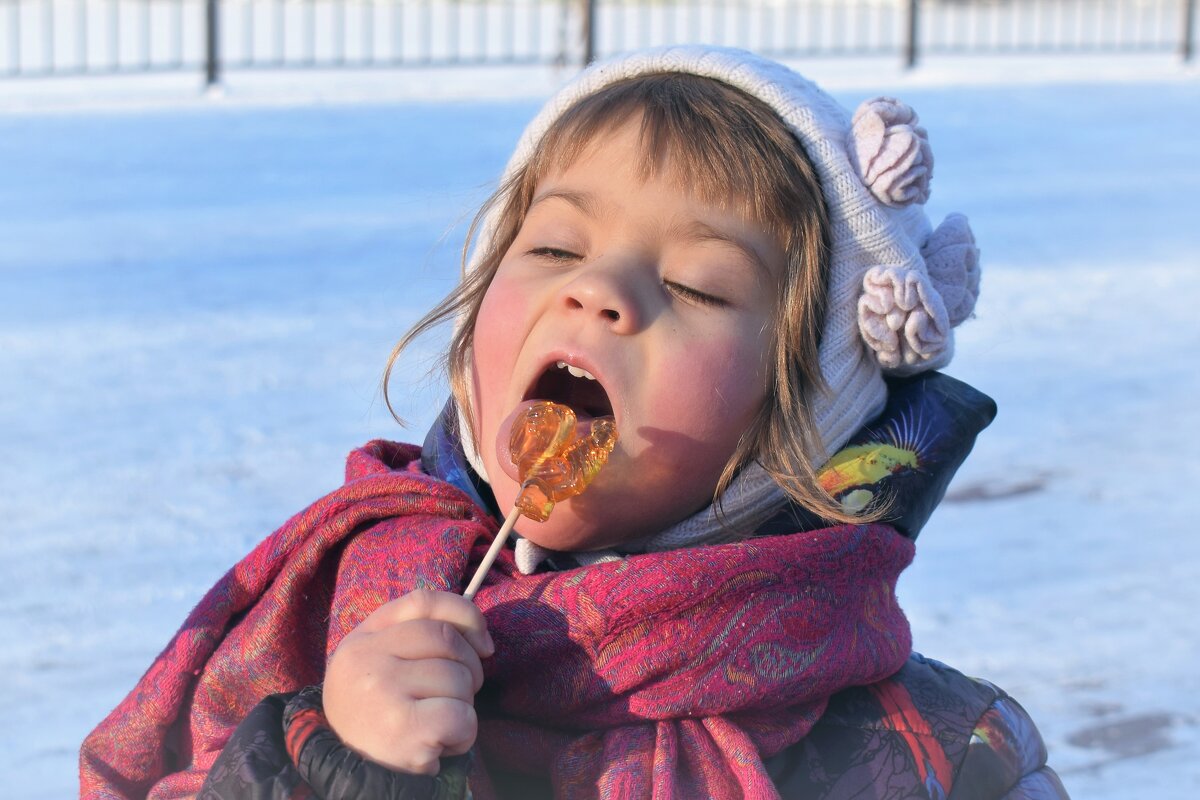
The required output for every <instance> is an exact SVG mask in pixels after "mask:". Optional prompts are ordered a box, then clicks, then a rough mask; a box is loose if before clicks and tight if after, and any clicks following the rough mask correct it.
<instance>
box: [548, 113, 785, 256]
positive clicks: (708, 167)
mask: <svg viewBox="0 0 1200 800" xmlns="http://www.w3.org/2000/svg"><path fill="white" fill-rule="evenodd" d="M725 144H726V146H727V147H736V146H737V142H735V141H730V142H726V143H725ZM718 145H719V143H718V142H716V141H714V137H708V138H704V137H695V136H688V135H685V132H684V131H683V130H682V129H681V128H680V127H678V126H675V125H671V124H666V123H665V121H664V120H663V119H661V118H660V117H657V116H655V115H653V114H651V113H649V112H648V111H647V110H646V109H643V108H639V107H637V106H632V107H630V108H627V109H623V110H622V113H615V114H611V115H608V116H606V117H596V118H591V117H584V118H582V119H574V120H570V121H569V122H568V123H567V124H565V125H563V126H561V127H560V128H558V129H556V130H552V131H551V132H550V133H549V134H547V137H546V139H545V140H544V142H543V148H542V152H541V153H540V154H539V155H540V157H538V158H535V159H534V161H533V162H532V163H531V173H532V174H531V175H530V177H531V178H532V186H535V187H540V186H542V185H543V184H544V183H545V182H546V181H547V180H548V179H551V178H554V177H555V176H560V175H562V174H563V173H565V172H568V171H570V170H571V169H572V167H575V166H577V165H579V164H580V162H581V161H584V160H589V159H593V158H597V157H599V158H601V159H604V158H606V157H608V158H612V156H613V155H614V153H616V154H617V155H619V158H620V162H619V164H618V165H617V166H619V167H620V168H621V172H622V173H624V176H623V177H629V178H632V179H633V180H635V181H641V182H645V181H649V180H651V179H655V180H662V181H664V182H666V183H667V184H669V185H670V186H672V187H673V188H675V189H677V190H679V191H681V192H684V193H686V194H688V195H690V196H691V197H693V198H694V199H696V200H699V201H700V202H702V203H704V204H705V205H708V206H711V207H713V208H716V209H720V210H723V211H729V212H733V213H735V214H737V215H739V216H741V217H743V218H744V219H747V220H749V221H754V222H757V223H759V224H761V225H762V226H763V227H765V228H767V229H770V230H771V231H772V232H773V233H775V234H781V233H783V231H781V230H779V225H778V223H779V222H780V221H781V215H780V214H779V209H778V205H779V204H778V203H771V202H770V198H771V196H773V195H774V196H775V197H776V198H778V192H773V191H771V190H770V189H769V188H768V187H764V186H763V185H762V183H763V180H762V179H763V173H764V172H765V170H763V169H757V170H746V169H738V168H737V167H736V166H735V162H737V161H739V160H742V161H744V160H745V154H742V155H741V156H740V158H739V157H734V158H730V157H729V153H728V151H727V149H726V148H725V147H720V146H718ZM616 151H619V153H617V152H616ZM723 154H724V155H723ZM530 199H531V200H532V199H533V197H531V198H530Z"/></svg>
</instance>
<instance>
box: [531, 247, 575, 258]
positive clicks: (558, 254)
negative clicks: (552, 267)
mask: <svg viewBox="0 0 1200 800" xmlns="http://www.w3.org/2000/svg"><path fill="white" fill-rule="evenodd" d="M529 255H531V256H535V257H537V258H544V259H546V260H547V261H577V260H579V258H580V256H579V254H578V253H572V252H571V251H570V250H563V249H562V248H560V247H535V248H533V249H532V250H530V251H529Z"/></svg>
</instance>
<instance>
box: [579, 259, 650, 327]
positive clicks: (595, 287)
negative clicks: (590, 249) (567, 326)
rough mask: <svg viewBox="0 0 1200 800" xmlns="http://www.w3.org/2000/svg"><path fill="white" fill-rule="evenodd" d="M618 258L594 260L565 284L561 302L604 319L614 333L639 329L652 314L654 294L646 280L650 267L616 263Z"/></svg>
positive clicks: (580, 312)
mask: <svg viewBox="0 0 1200 800" xmlns="http://www.w3.org/2000/svg"><path fill="white" fill-rule="evenodd" d="M615 262H616V260H615V259H606V260H604V261H599V260H598V261H593V262H592V263H591V264H588V265H587V266H586V267H585V268H584V269H583V270H581V271H580V272H579V274H577V275H576V276H575V277H574V278H573V279H572V280H571V281H570V282H569V283H567V284H566V285H565V286H563V288H562V292H561V296H560V305H561V307H562V308H564V309H565V310H566V311H567V312H568V313H570V314H575V315H581V316H583V317H586V318H588V319H591V320H595V321H598V322H600V323H601V324H602V325H604V326H605V327H607V328H608V329H609V330H611V331H612V332H613V333H618V334H630V333H636V332H637V331H639V330H641V329H642V327H644V326H645V324H646V322H647V318H648V311H647V308H646V303H647V302H648V301H649V298H650V297H651V295H650V294H649V293H647V291H646V289H647V288H648V287H647V286H644V285H643V284H646V283H647V282H648V281H649V280H650V278H649V277H648V275H647V274H645V273H647V267H645V266H640V267H639V266H638V265H637V264H635V263H630V262H628V261H626V263H615Z"/></svg>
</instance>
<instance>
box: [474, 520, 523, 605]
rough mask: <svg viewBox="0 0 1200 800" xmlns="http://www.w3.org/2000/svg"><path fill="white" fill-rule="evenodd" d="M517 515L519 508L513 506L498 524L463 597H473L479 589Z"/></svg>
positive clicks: (515, 521) (514, 523)
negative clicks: (493, 537)
mask: <svg viewBox="0 0 1200 800" xmlns="http://www.w3.org/2000/svg"><path fill="white" fill-rule="evenodd" d="M519 516H521V510H520V509H519V508H517V507H516V506H513V510H512V511H510V512H508V518H507V519H505V520H504V524H503V525H501V526H500V531H499V532H498V533H497V534H496V538H495V539H494V540H492V546H491V547H489V548H488V551H487V554H486V555H484V557H483V561H481V562H479V569H477V570H475V577H473V578H471V583H470V585H468V586H467V590H466V591H465V592H463V597H465V598H467V599H468V600H473V599H474V598H475V593H476V592H478V591H479V587H480V585H481V584H482V583H483V579H484V578H485V577H486V576H487V573H488V570H489V569H491V568H492V563H493V562H494V561H495V560H496V556H498V555H500V548H502V547H504V543H505V542H506V541H507V540H508V535H509V534H510V533H512V529H513V526H514V525H516V524H517V517H519Z"/></svg>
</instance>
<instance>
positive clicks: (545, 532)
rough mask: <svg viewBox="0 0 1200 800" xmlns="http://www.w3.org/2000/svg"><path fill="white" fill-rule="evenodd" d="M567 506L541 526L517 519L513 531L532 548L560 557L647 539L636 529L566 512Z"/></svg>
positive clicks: (560, 505)
mask: <svg viewBox="0 0 1200 800" xmlns="http://www.w3.org/2000/svg"><path fill="white" fill-rule="evenodd" d="M570 502H571V501H569V500H568V501H565V502H563V503H559V504H558V505H557V506H555V508H554V511H553V512H551V514H550V519H548V520H546V521H545V522H534V521H533V520H531V519H526V518H521V520H519V521H518V522H517V531H518V532H520V534H521V536H523V537H524V538H526V539H528V540H529V541H531V542H533V543H534V544H536V545H539V546H540V547H544V548H546V549H547V550H557V551H558V552H561V553H576V552H587V551H589V550H605V549H608V548H610V547H619V546H620V545H622V544H625V543H626V542H630V541H633V540H636V539H640V538H642V537H644V536H646V535H647V531H645V530H643V529H642V526H640V525H639V526H633V525H627V524H624V523H623V522H622V521H620V520H614V519H609V520H606V521H605V522H604V523H603V524H601V523H600V522H599V521H597V520H595V519H588V515H586V514H580V513H577V512H576V511H575V510H574V509H572V508H570V506H569V503H570Z"/></svg>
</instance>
